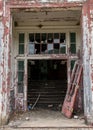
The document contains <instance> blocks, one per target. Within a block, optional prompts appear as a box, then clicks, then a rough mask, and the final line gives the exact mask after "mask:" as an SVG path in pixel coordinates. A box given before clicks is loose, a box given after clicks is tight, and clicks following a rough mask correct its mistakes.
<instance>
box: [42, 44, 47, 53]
mask: <svg viewBox="0 0 93 130" xmlns="http://www.w3.org/2000/svg"><path fill="white" fill-rule="evenodd" d="M41 51H42V53H46V52H47V44H42V50H41Z"/></svg>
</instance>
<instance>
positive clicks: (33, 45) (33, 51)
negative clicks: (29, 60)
mask: <svg viewBox="0 0 93 130" xmlns="http://www.w3.org/2000/svg"><path fill="white" fill-rule="evenodd" d="M34 53H35V44H34V43H33V42H32V43H29V54H34Z"/></svg>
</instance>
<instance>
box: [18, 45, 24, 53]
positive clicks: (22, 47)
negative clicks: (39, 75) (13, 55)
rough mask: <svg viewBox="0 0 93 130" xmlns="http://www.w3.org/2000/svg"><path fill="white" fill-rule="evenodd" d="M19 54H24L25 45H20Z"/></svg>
mask: <svg viewBox="0 0 93 130" xmlns="http://www.w3.org/2000/svg"><path fill="white" fill-rule="evenodd" d="M19 54H24V44H19Z"/></svg>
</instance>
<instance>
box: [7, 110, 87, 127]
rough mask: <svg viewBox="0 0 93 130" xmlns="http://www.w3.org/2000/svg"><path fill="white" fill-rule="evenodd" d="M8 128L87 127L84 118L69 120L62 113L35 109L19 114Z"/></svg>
mask: <svg viewBox="0 0 93 130" xmlns="http://www.w3.org/2000/svg"><path fill="white" fill-rule="evenodd" d="M8 126H17V127H86V125H85V123H84V119H83V116H78V119H74V118H72V119H67V118H66V117H64V116H63V115H62V113H61V112H60V111H53V110H45V109H35V110H31V111H29V112H26V113H23V114H17V115H16V116H14V117H13V118H12V119H11V121H10V122H9V124H8Z"/></svg>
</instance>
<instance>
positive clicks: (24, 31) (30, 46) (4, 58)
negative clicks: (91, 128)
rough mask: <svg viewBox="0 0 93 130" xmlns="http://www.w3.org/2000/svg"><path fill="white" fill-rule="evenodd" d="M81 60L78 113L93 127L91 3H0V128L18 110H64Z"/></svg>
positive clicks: (38, 0) (12, 0)
mask: <svg viewBox="0 0 93 130" xmlns="http://www.w3.org/2000/svg"><path fill="white" fill-rule="evenodd" d="M77 60H79V61H80V62H81V64H82V66H83V72H82V75H81V81H82V82H81V83H80V89H79V92H78V96H77V99H78V100H77V103H76V104H75V106H76V105H77V106H76V108H75V109H76V110H77V109H78V110H80V111H82V112H83V114H84V117H85V121H86V122H87V123H89V124H93V0H0V124H5V123H6V122H7V121H8V119H9V116H10V114H11V113H12V112H13V111H14V110H16V109H17V108H18V109H19V107H20V109H22V110H23V111H26V110H27V109H28V107H29V105H31V107H34V106H35V105H37V107H42V108H47V107H49V106H52V107H54V109H57V108H58V106H59V107H60V106H61V107H60V111H61V110H62V105H63V101H64V98H65V95H66V91H67V88H68V87H69V85H70V84H71V73H72V69H73V67H74V64H75V61H77ZM37 99H38V102H37V104H34V103H35V102H36V101H37Z"/></svg>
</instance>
